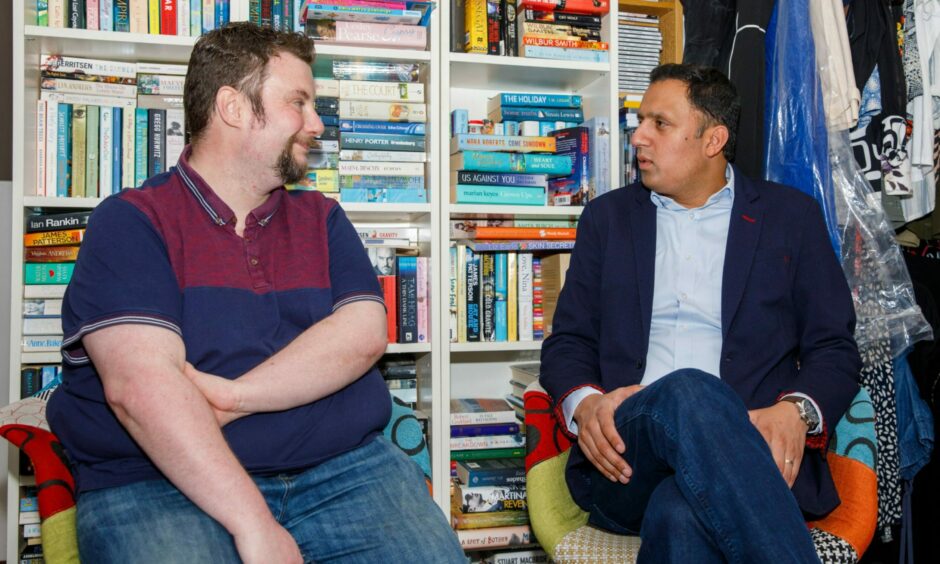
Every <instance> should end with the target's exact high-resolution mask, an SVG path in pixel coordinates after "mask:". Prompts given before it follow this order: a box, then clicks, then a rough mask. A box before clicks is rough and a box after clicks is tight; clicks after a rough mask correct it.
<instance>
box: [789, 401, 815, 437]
mask: <svg viewBox="0 0 940 564" xmlns="http://www.w3.org/2000/svg"><path fill="white" fill-rule="evenodd" d="M780 401H788V402H790V403H792V404H793V405H795V406H796V408H797V409H798V410H799V411H800V419H802V420H803V423H806V427H807V428H808V429H809V432H810V433H812V432H813V431H814V430H815V429H816V427H818V426H819V412H817V411H816V407H815V406H814V405H813V402H811V401H809V400H808V399H806V398H804V397H800V396H787V397H784V398H781V399H780Z"/></svg>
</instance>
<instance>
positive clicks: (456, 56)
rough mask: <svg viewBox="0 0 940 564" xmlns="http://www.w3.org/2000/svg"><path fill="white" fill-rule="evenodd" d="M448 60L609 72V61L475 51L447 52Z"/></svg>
mask: <svg viewBox="0 0 940 564" xmlns="http://www.w3.org/2000/svg"><path fill="white" fill-rule="evenodd" d="M447 57H448V62H450V63H460V64H472V65H495V66H503V67H524V68H527V69H531V68H532V67H533V65H535V66H537V67H539V68H540V69H544V70H558V71H566V70H576V71H582V72H584V71H588V72H590V71H594V72H597V73H605V72H610V68H611V66H610V63H591V62H586V61H562V60H556V59H532V58H526V57H497V56H494V55H479V54H475V53H448V54H447Z"/></svg>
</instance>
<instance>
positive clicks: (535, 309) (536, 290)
mask: <svg viewBox="0 0 940 564" xmlns="http://www.w3.org/2000/svg"><path fill="white" fill-rule="evenodd" d="M542 303H543V287H542V259H541V258H539V257H532V337H533V338H534V339H535V340H536V341H541V340H542V339H544V338H545V324H544V318H543V315H542V314H543V308H542Z"/></svg>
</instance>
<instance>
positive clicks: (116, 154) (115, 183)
mask: <svg viewBox="0 0 940 564" xmlns="http://www.w3.org/2000/svg"><path fill="white" fill-rule="evenodd" d="M111 128H112V131H111V185H110V186H107V187H106V186H104V184H102V185H101V187H102V191H104V190H106V189H107V190H109V191H110V193H111V194H117V193H118V192H120V191H121V186H122V182H123V174H124V171H123V169H122V165H123V160H124V159H123V155H124V153H123V151H124V147H123V143H124V110H123V109H121V108H111Z"/></svg>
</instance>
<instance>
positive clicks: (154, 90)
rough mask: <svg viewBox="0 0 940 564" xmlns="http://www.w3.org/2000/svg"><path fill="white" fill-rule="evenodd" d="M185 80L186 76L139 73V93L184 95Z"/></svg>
mask: <svg viewBox="0 0 940 564" xmlns="http://www.w3.org/2000/svg"><path fill="white" fill-rule="evenodd" d="M185 82H186V77H185V76H178V75H160V74H139V75H137V93H138V94H162V95H164V96H182V95H183V85H184V83H185Z"/></svg>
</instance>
